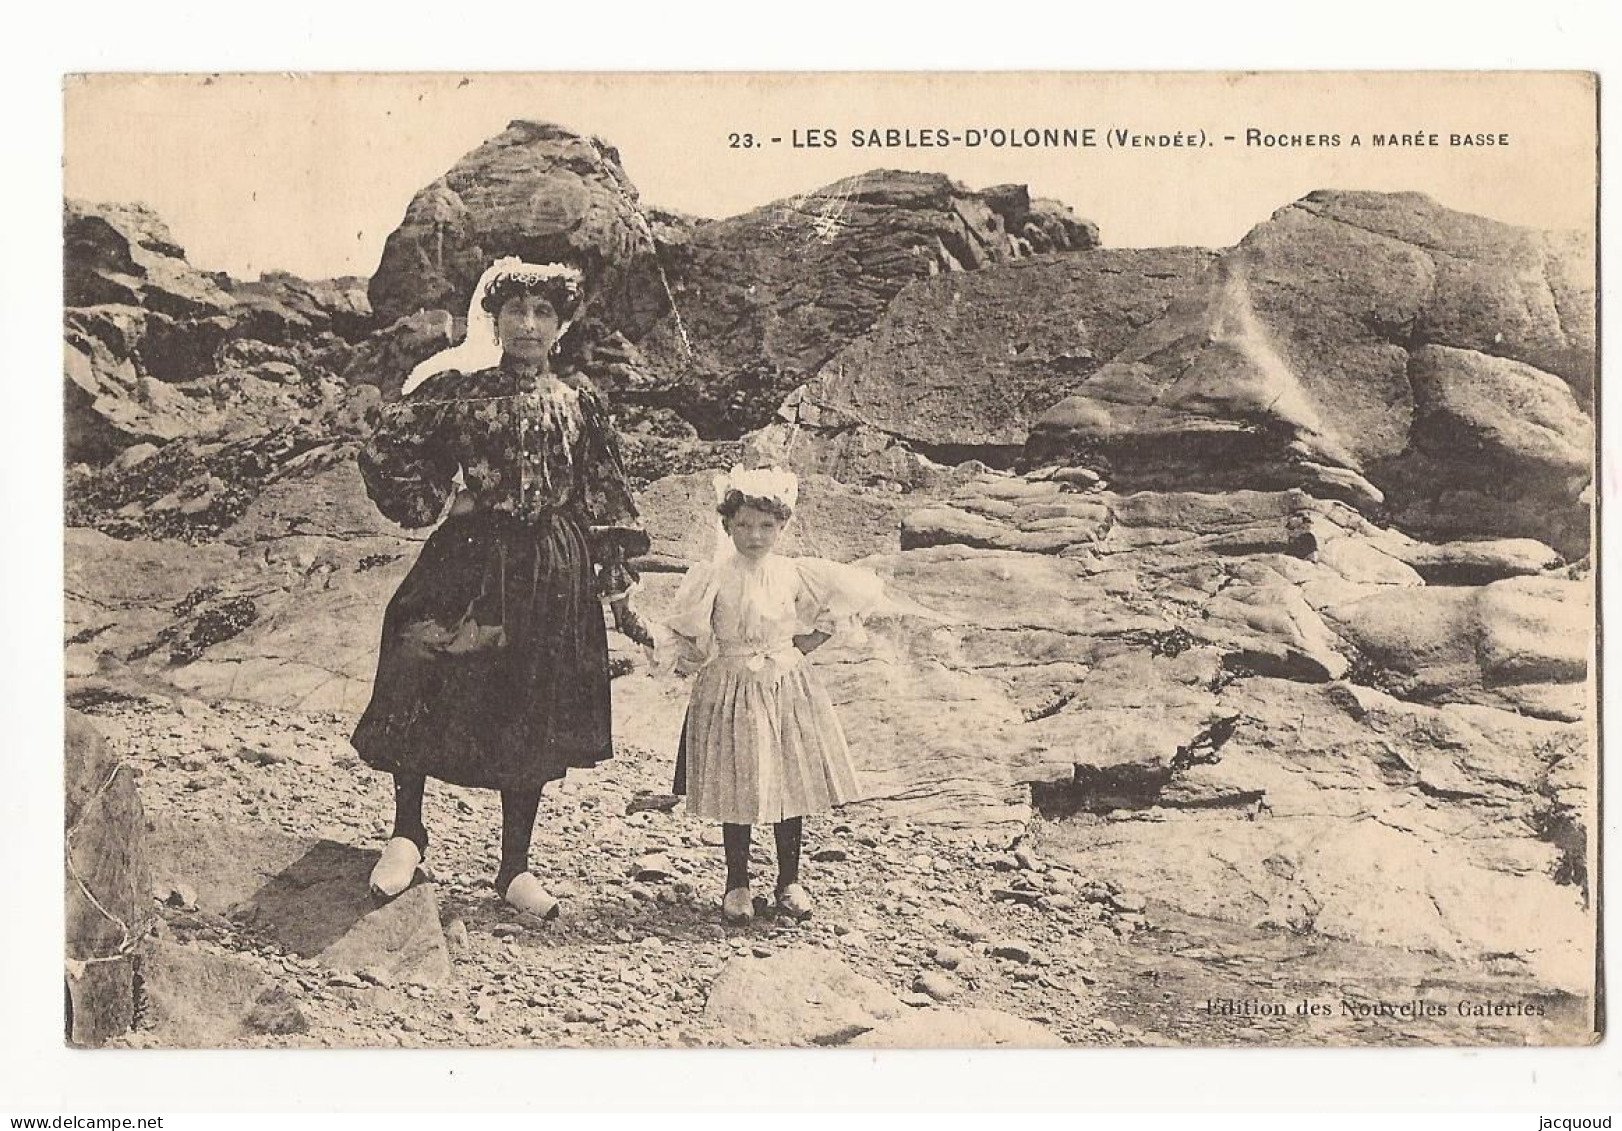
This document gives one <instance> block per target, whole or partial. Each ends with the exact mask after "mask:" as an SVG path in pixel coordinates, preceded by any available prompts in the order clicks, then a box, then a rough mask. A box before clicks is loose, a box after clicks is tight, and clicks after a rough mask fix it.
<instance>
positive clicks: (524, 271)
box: [400, 255, 585, 396]
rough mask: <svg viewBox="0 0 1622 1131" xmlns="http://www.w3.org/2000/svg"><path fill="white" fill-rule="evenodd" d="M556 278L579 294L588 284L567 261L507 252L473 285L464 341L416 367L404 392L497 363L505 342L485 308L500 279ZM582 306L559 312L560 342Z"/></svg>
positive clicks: (543, 279)
mask: <svg viewBox="0 0 1622 1131" xmlns="http://www.w3.org/2000/svg"><path fill="white" fill-rule="evenodd" d="M552 279H556V280H558V281H560V282H567V283H572V284H573V286H572V288H571V289H572V290H573V291H574V292H575V293H576V294H579V293H580V292H581V291H582V290H583V289H584V285H585V279H584V276H583V275H582V274H581V272H580V269H579V268H578V267H571V266H570V265H569V264H567V263H525V262H524V261H523V260H521V259H519V258H518V257H517V256H515V255H509V256H506V257H505V258H502V259H498V260H496V261H495V262H494V263H492V264H491V265H490V267H489V269H488V270H486V271H485V273H484V274H483V275H481V276H480V277H479V285H478V286H476V287H474V288H473V298H472V299H471V300H469V302H468V307H467V335H466V336H465V337H464V338H463V339H462V342H461V344H460V345H456V346H452V347H451V348H449V349H445V350H441V351H440V352H439V353H436V354H435V355H434V356H433V357H430V358H429V359H428V360H427V361H424V362H422V363H421V364H420V365H418V366H417V367H416V368H415V369H413V370H412V371H411V376H409V377H407V378H406V382H405V384H404V385H403V386H402V387H401V389H400V395H401V396H405V395H406V394H408V393H410V392H411V390H413V389H415V388H416V387H417V386H418V385H420V384H422V383H423V382H424V381H426V380H428V378H430V377H433V376H434V375H436V374H439V373H444V372H446V371H447V370H451V369H454V370H456V371H457V372H459V373H476V372H477V371H479V370H480V369H489V368H490V367H491V366H493V365H495V364H497V363H498V362H499V361H500V360H501V343H500V342H499V341H497V340H496V320H495V317H494V316H493V315H492V314H491V313H490V312H489V311H488V310H486V309H485V308H484V299H485V296H486V295H487V294H489V293H490V289H491V288H492V287H494V286H495V285H496V284H497V283H503V282H506V281H508V280H513V281H517V282H521V283H532V284H538V283H543V282H546V281H548V280H552ZM579 308H580V303H579V302H577V303H576V305H575V307H574V308H573V309H571V310H559V311H558V316H559V318H560V319H562V321H560V322H559V324H558V336H557V340H558V341H559V342H561V341H562V340H563V334H564V331H566V330H567V329H568V328H569V325H570V323H571V322H572V321H573V318H572V315H573V314H575V313H577V312H578V310H579ZM554 348H555V347H554Z"/></svg>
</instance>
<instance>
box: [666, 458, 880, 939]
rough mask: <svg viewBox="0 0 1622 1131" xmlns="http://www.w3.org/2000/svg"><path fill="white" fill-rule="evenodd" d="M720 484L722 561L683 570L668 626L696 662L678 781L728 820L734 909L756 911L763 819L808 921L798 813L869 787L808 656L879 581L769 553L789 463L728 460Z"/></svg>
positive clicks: (700, 806) (698, 803) (780, 886)
mask: <svg viewBox="0 0 1622 1131" xmlns="http://www.w3.org/2000/svg"><path fill="white" fill-rule="evenodd" d="M715 489H716V499H717V504H718V505H717V507H716V510H717V512H718V513H719V515H720V517H721V522H722V528H723V530H724V537H723V538H722V539H721V540H720V541H719V543H718V547H717V553H716V556H715V560H714V561H712V562H710V563H708V564H704V565H697V566H694V567H693V568H692V569H691V570H690V571H689V572H688V574H687V578H686V580H685V582H684V583H683V585H682V586H681V589H680V590H679V591H678V593H677V595H676V598H675V602H674V605H673V607H672V610H671V612H670V614H669V616H668V618H667V620H666V622H665V626H666V627H667V628H668V629H669V630H670V631H671V632H673V633H674V634H675V635H676V637H677V640H676V641H675V643H676V644H677V647H678V650H679V653H680V655H679V657H678V658H677V661H676V662H677V666H678V667H679V668H685V669H686V670H689V671H691V670H695V669H696V671H697V675H696V678H695V679H694V681H693V691H692V697H691V700H690V701H689V703H688V707H687V721H686V724H685V726H684V727H683V733H682V746H681V755H680V757H679V760H678V766H677V783H676V789H677V792H678V793H680V792H683V791H684V790H683V787H684V786H685V792H686V794H687V809H688V812H690V813H693V814H694V815H696V816H699V817H703V818H706V819H708V820H711V821H719V822H721V830H722V840H723V843H724V844H725V846H726V863H727V884H726V895H725V897H724V898H723V899H722V902H721V910H722V914H723V915H724V916H725V917H726V919H727V920H728V921H730V922H742V921H743V920H746V919H748V918H750V917H751V916H752V915H753V914H754V899H753V896H752V894H751V892H750V890H749V840H750V833H751V826H753V825H757V824H768V823H769V824H771V825H772V826H773V830H774V832H775V834H776V841H777V885H776V895H777V908H778V910H779V911H780V912H781V913H783V914H785V915H789V916H791V917H793V918H796V919H803V918H805V917H806V916H808V915H809V914H810V913H811V897H810V896H809V895H808V894H807V893H806V890H805V888H804V887H802V886H801V885H800V875H799V872H800V837H801V819H802V818H804V817H806V816H809V815H811V814H813V813H825V812H827V811H828V810H829V809H830V808H832V807H833V806H836V805H842V804H844V803H846V802H849V801H854V800H856V799H857V798H858V797H859V796H860V789H859V786H858V784H857V775H856V769H855V767H854V766H853V765H852V764H851V759H850V752H849V751H848V750H847V748H846V746H845V735H844V732H843V731H842V730H841V729H840V726H839V719H838V718H837V717H836V716H835V714H834V709H833V704H832V703H831V702H830V701H829V699H828V694H827V692H826V691H824V690H823V689H822V685H821V684H820V683H819V682H818V681H817V679H816V677H815V675H813V673H812V671H811V667H810V665H809V664H808V663H807V662H806V660H805V657H806V655H808V654H809V653H811V652H813V651H815V650H816V649H817V648H818V647H820V646H821V645H822V644H823V643H824V642H826V641H827V640H828V639H829V638H830V637H831V636H832V635H833V634H834V633H835V632H837V631H839V630H841V629H842V628H846V627H848V626H850V625H851V624H852V623H853V622H854V621H855V619H856V618H857V617H859V616H861V615H862V614H864V613H867V612H870V611H875V610H876V609H877V607H878V606H879V605H880V603H881V602H882V601H883V599H884V587H883V582H882V581H880V579H879V578H878V577H877V576H875V575H874V574H872V573H869V572H867V571H866V570H862V569H857V568H855V567H852V566H845V565H838V564H836V563H834V562H825V561H819V560H817V559H815V558H785V557H780V556H779V555H777V554H775V553H774V552H773V549H774V547H775V546H776V544H777V539H778V536H779V534H781V533H782V530H783V525H784V523H786V522H787V521H788V520H789V517H790V516H791V515H792V514H793V513H794V506H795V503H796V501H797V496H798V483H797V481H796V480H795V478H794V475H793V474H792V473H790V472H787V471H779V470H775V469H765V470H758V471H745V470H743V469H742V468H733V470H732V473H731V474H730V475H718V476H716V479H715ZM683 768H685V774H684V773H683ZM684 777H685V781H683V778H684Z"/></svg>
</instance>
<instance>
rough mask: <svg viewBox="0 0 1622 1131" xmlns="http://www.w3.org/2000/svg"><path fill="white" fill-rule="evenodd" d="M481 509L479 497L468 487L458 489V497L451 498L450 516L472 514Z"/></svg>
mask: <svg viewBox="0 0 1622 1131" xmlns="http://www.w3.org/2000/svg"><path fill="white" fill-rule="evenodd" d="M478 509H479V497H478V496H477V495H475V494H474V493H473V492H472V491H469V490H468V489H467V488H466V487H458V488H457V489H456V497H455V498H454V499H452V500H451V513H450V517H452V518H457V517H460V516H461V515H464V514H472V513H473V512H474V511H476V510H478Z"/></svg>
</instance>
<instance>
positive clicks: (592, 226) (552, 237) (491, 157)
mask: <svg viewBox="0 0 1622 1131" xmlns="http://www.w3.org/2000/svg"><path fill="white" fill-rule="evenodd" d="M505 255H516V256H518V257H520V258H522V259H524V260H526V261H528V262H532V263H546V262H549V261H552V260H558V259H567V260H570V261H573V262H577V263H580V264H582V265H583V266H584V267H585V268H586V269H587V271H588V273H589V275H590V276H591V278H592V284H593V287H594V288H596V289H597V290H598V291H599V293H600V298H599V300H598V302H597V305H596V306H595V308H594V311H593V316H594V317H596V318H598V319H600V320H601V321H602V322H603V323H604V324H605V325H606V326H608V327H610V328H612V329H614V330H619V331H622V332H627V333H630V334H631V335H632V337H633V338H634V337H636V336H637V335H639V334H640V333H643V332H645V331H646V330H647V329H648V327H649V326H650V325H651V324H652V323H653V321H655V320H656V319H657V318H658V317H659V316H660V315H662V314H663V313H664V311H665V310H666V309H667V306H668V299H667V298H666V296H665V293H664V290H663V287H662V286H661V285H660V283H659V263H658V259H657V257H656V251H655V244H654V232H653V229H652V227H651V226H650V223H649V219H648V217H647V215H646V214H645V212H644V210H643V209H642V207H641V206H640V205H639V204H638V201H637V191H636V186H635V185H633V184H632V183H631V181H630V179H629V178H628V177H627V176H626V175H625V170H624V168H623V166H622V164H621V162H620V155H619V152H618V151H617V150H615V149H614V147H613V146H611V145H609V144H608V143H606V142H604V141H603V140H602V139H600V138H595V137H583V136H581V135H579V134H576V133H573V132H571V131H569V130H566V129H564V128H562V127H561V126H555V125H552V124H550V123H546V122H532V121H515V122H512V123H511V124H510V125H508V127H507V128H506V129H505V130H503V131H502V132H501V133H499V134H497V135H496V136H495V137H493V138H491V139H490V140H488V141H486V142H485V143H484V144H482V145H480V146H479V147H478V148H477V149H475V150H473V151H472V152H471V153H468V154H466V155H465V156H464V157H462V158H461V159H460V160H459V161H457V162H456V164H454V165H453V166H451V168H450V169H449V170H447V171H446V173H445V175H444V176H442V177H439V178H438V179H436V180H435V181H434V182H433V183H432V184H429V185H427V186H426V187H424V188H423V189H422V190H421V191H420V192H418V193H417V195H416V196H414V197H413V198H412V200H411V203H410V205H409V206H408V207H407V208H406V213H405V218H404V219H403V220H402V221H401V224H400V226H399V227H398V228H396V229H395V230H394V231H393V232H392V233H390V235H389V237H388V240H387V242H385V244H384V245H383V258H382V261H381V262H380V263H379V264H378V268H377V271H376V272H375V273H374V274H373V275H372V280H371V284H370V286H369V287H368V288H367V293H368V295H369V297H370V300H371V306H372V310H373V311H374V312H375V313H376V315H377V317H378V318H379V319H380V320H381V321H383V322H393V321H395V320H396V319H399V318H402V317H404V316H406V315H408V314H412V313H414V312H416V311H418V310H444V311H448V312H449V313H450V314H452V315H454V316H456V317H461V316H462V315H464V314H466V313H467V306H468V300H469V298H471V296H472V294H473V288H474V287H475V286H476V285H477V283H478V281H479V276H480V275H482V274H483V273H484V270H485V268H487V267H488V266H489V265H490V264H491V262H493V261H494V260H496V259H499V258H500V257H502V256H505Z"/></svg>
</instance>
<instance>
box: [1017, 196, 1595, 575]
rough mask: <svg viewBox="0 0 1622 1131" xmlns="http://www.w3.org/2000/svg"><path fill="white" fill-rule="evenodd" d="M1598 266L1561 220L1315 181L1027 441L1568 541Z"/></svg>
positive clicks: (1494, 532) (1177, 476)
mask: <svg viewBox="0 0 1622 1131" xmlns="http://www.w3.org/2000/svg"><path fill="white" fill-rule="evenodd" d="M1593 278H1594V268H1593V252H1592V248H1591V247H1590V246H1588V245H1587V244H1586V243H1585V242H1583V241H1582V240H1579V239H1577V238H1575V237H1570V236H1566V235H1562V234H1552V233H1544V232H1537V231H1532V230H1529V229H1524V228H1517V227H1513V226H1511V225H1507V224H1500V223H1497V222H1495V221H1490V220H1485V219H1482V218H1480V217H1474V216H1468V215H1465V214H1463V213H1458V212H1452V211H1450V210H1448V209H1445V208H1442V207H1441V206H1440V205H1438V204H1436V203H1435V202H1433V201H1431V200H1429V199H1427V198H1425V197H1423V196H1419V195H1417V194H1412V193H1399V194H1379V193H1351V192H1316V193H1313V194H1311V195H1309V196H1307V197H1305V198H1303V199H1302V200H1300V201H1297V202H1296V203H1295V204H1293V205H1290V206H1289V207H1287V208H1284V209H1282V210H1280V211H1279V212H1277V213H1275V214H1274V216H1273V217H1272V218H1271V219H1269V220H1268V221H1266V222H1265V223H1263V224H1261V225H1259V226H1258V227H1256V228H1255V229H1253V230H1252V231H1251V232H1250V234H1249V235H1247V236H1246V237H1245V239H1244V240H1243V241H1241V242H1240V244H1239V245H1238V246H1237V247H1235V248H1233V249H1231V250H1230V251H1228V252H1226V253H1225V254H1224V255H1223V257H1222V258H1221V260H1220V261H1219V262H1218V263H1217V265H1216V267H1215V268H1214V269H1213V270H1212V271H1211V272H1210V273H1209V274H1208V275H1207V277H1206V281H1205V282H1204V283H1203V284H1202V285H1201V286H1199V287H1196V288H1194V289H1192V290H1190V291H1188V292H1185V294H1184V295H1183V296H1182V297H1180V298H1179V299H1178V300H1177V301H1175V302H1173V303H1172V304H1171V306H1170V307H1169V308H1168V310H1167V312H1166V314H1165V315H1164V316H1163V317H1161V318H1160V319H1158V320H1157V321H1155V322H1154V323H1152V324H1150V325H1149V326H1146V327H1145V328H1144V329H1143V330H1142V331H1141V332H1140V333H1139V334H1138V335H1136V336H1135V337H1134V338H1133V340H1132V341H1131V342H1130V343H1128V344H1127V346H1126V347H1125V348H1123V349H1122V350H1121V351H1120V352H1119V353H1118V354H1117V355H1116V356H1115V357H1114V358H1113V359H1112V360H1111V362H1110V363H1109V364H1108V365H1105V366H1104V367H1102V368H1101V369H1099V370H1098V372H1096V373H1094V374H1093V375H1091V376H1090V377H1089V378H1088V379H1087V380H1086V381H1085V382H1083V383H1082V385H1081V388H1080V390H1079V391H1078V392H1077V393H1076V394H1075V395H1074V396H1071V397H1069V398H1067V399H1066V400H1064V401H1063V402H1061V403H1059V404H1058V405H1056V406H1055V407H1054V408H1053V409H1052V410H1051V411H1050V412H1049V413H1048V414H1047V415H1046V416H1045V417H1043V418H1042V419H1041V420H1040V421H1039V422H1038V423H1037V425H1036V427H1035V428H1034V429H1033V430H1032V433H1031V437H1030V440H1029V443H1028V445H1027V450H1026V458H1027V460H1028V461H1030V462H1031V463H1032V464H1041V463H1044V462H1050V461H1053V460H1066V459H1074V460H1077V461H1079V462H1083V463H1087V464H1088V465H1089V466H1093V467H1095V468H1097V467H1102V468H1107V470H1108V473H1109V475H1110V477H1111V478H1112V479H1113V480H1114V481H1115V482H1116V483H1117V484H1118V485H1126V486H1130V487H1136V488H1163V487H1167V486H1171V485H1173V484H1176V485H1178V486H1180V487H1184V488H1187V487H1193V488H1196V489H1200V490H1231V489H1233V488H1235V487H1257V488H1281V487H1287V486H1305V487H1308V488H1309V489H1311V490H1313V491H1314V493H1316V494H1319V495H1321V496H1324V497H1333V498H1340V499H1344V500H1346V501H1347V502H1350V503H1352V504H1354V505H1356V506H1358V507H1359V508H1360V509H1363V510H1364V511H1365V512H1366V513H1370V514H1380V513H1384V511H1385V508H1389V510H1390V512H1391V513H1393V514H1395V515H1396V516H1397V518H1398V519H1399V521H1400V522H1401V524H1402V525H1403V527H1404V528H1405V529H1407V530H1409V532H1411V533H1416V534H1419V535H1422V536H1423V535H1427V534H1434V535H1440V536H1442V537H1460V536H1466V535H1475V536H1488V537H1498V536H1514V535H1520V536H1528V537H1536V538H1539V539H1541V540H1543V541H1546V542H1548V543H1549V544H1550V545H1552V546H1554V547H1555V548H1556V549H1558V550H1560V551H1562V552H1563V553H1567V554H1568V555H1570V556H1578V555H1580V554H1581V553H1582V552H1583V551H1584V549H1585V548H1586V546H1587V544H1588V537H1589V535H1588V506H1587V504H1586V502H1585V501H1584V496H1583V488H1584V486H1585V484H1586V481H1587V478H1588V472H1589V470H1590V469H1589V468H1588V467H1587V466H1586V463H1587V462H1588V461H1585V460H1584V459H1582V458H1580V454H1579V453H1580V452H1581V449H1582V448H1583V437H1584V436H1585V435H1586V434H1588V433H1589V431H1590V429H1591V426H1590V425H1589V423H1588V419H1589V417H1590V416H1591V408H1592V389H1593V366H1594V336H1593V325H1594V322H1593V308H1594V288H1593ZM1506 404H1509V405H1516V406H1524V407H1525V408H1526V414H1525V419H1521V415H1522V414H1521V412H1520V409H1519V408H1516V409H1514V410H1509V409H1505V408H1502V407H1496V408H1495V407H1493V406H1495V405H1499V406H1501V405H1506ZM1557 437H1558V438H1557ZM1481 457H1485V458H1481Z"/></svg>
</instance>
